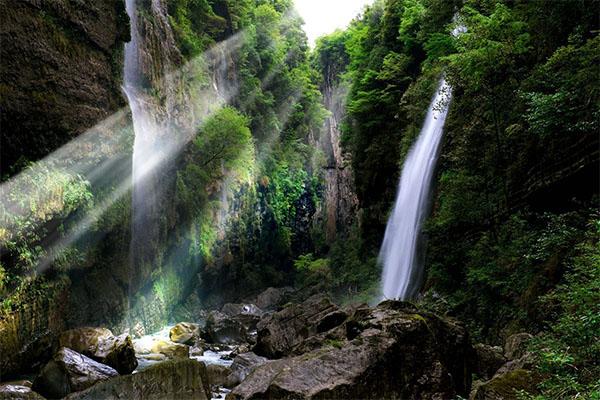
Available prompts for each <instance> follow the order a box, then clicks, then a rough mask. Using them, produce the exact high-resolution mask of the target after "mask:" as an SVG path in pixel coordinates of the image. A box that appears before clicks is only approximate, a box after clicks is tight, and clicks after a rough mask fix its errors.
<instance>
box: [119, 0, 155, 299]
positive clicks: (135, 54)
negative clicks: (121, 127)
mask: <svg viewBox="0 0 600 400" xmlns="http://www.w3.org/2000/svg"><path fill="white" fill-rule="evenodd" d="M126 9H127V14H128V15H129V18H130V23H131V40H130V41H129V43H126V44H125V63H124V64H125V66H124V79H123V80H124V84H123V90H124V92H125V94H126V96H127V100H128V102H129V107H130V109H131V119H132V122H133V132H134V143H133V155H132V173H131V176H132V178H131V185H132V194H131V196H132V197H131V244H130V252H131V267H132V268H131V270H130V290H135V287H136V285H137V282H136V279H137V277H139V275H140V274H139V272H140V271H139V269H140V264H141V263H142V262H143V261H144V255H145V254H150V253H149V252H147V251H146V250H147V249H150V248H151V246H152V245H153V241H154V240H156V237H157V232H156V230H157V226H156V224H154V223H152V222H150V221H148V218H152V217H153V216H154V215H156V211H157V210H156V208H157V204H156V203H157V201H156V191H155V188H154V184H155V181H156V180H155V179H154V177H153V176H152V175H153V174H154V173H153V170H154V168H155V167H156V165H157V164H158V163H159V160H160V149H159V145H158V143H157V139H158V133H159V129H158V126H157V124H156V122H155V121H154V119H153V116H152V111H151V110H152V107H151V106H150V102H149V101H148V95H147V94H146V93H145V89H144V84H143V82H144V79H143V74H142V68H141V62H140V51H141V50H140V46H141V40H140V34H139V28H138V16H137V10H136V0H126Z"/></svg>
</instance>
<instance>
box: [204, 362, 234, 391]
mask: <svg viewBox="0 0 600 400" xmlns="http://www.w3.org/2000/svg"><path fill="white" fill-rule="evenodd" d="M206 374H207V375H208V383H209V384H211V385H219V386H223V385H225V383H226V382H227V377H228V376H229V374H230V370H229V368H228V367H226V366H224V365H219V364H208V365H207V366H206Z"/></svg>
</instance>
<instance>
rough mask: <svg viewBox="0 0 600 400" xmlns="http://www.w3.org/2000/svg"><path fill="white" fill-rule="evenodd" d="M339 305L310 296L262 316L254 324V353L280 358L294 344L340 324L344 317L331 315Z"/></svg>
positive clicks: (289, 350)
mask: <svg viewBox="0 0 600 400" xmlns="http://www.w3.org/2000/svg"><path fill="white" fill-rule="evenodd" d="M338 311H339V309H338V307H337V306H336V305H335V304H333V303H332V302H331V301H330V300H329V299H328V298H326V297H324V296H318V295H317V296H313V297H310V298H309V299H308V300H306V301H305V302H303V303H300V304H290V305H288V306H286V307H285V308H283V309H282V310H281V311H278V312H275V313H273V314H269V315H267V316H265V317H264V318H263V319H261V320H260V322H259V323H258V325H257V331H258V336H257V338H256V345H255V346H254V352H255V353H256V354H258V355H261V356H265V357H267V358H281V357H283V356H286V355H288V354H290V353H291V351H292V349H293V348H294V346H296V345H298V344H299V343H301V342H302V341H303V340H305V339H307V338H308V337H310V336H312V335H315V334H317V333H319V329H320V328H319V327H321V329H326V328H333V327H334V325H336V324H335V323H333V322H338V323H337V325H339V324H341V323H342V322H343V320H345V317H344V318H342V319H340V318H333V319H332V318H331V315H333V314H334V313H337V312H338Z"/></svg>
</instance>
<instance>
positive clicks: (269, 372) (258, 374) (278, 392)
mask: <svg viewBox="0 0 600 400" xmlns="http://www.w3.org/2000/svg"><path fill="white" fill-rule="evenodd" d="M313 301H314V300H313ZM317 309H318V308H317ZM282 311H285V309H284V310H282ZM329 312H331V311H329ZM329 312H327V313H326V314H324V315H327V314H329ZM318 320H320V318H319V319H318ZM350 321H354V323H355V324H356V326H357V327H358V328H357V329H358V330H357V334H356V335H355V337H354V338H353V339H352V340H350V339H347V338H344V339H343V340H342V339H339V340H338V341H336V342H329V343H328V342H327V341H326V340H324V341H323V344H322V347H320V348H316V349H314V350H312V351H310V352H307V353H304V354H301V355H297V356H293V357H290V358H285V359H279V360H270V361H266V362H265V363H264V364H262V365H260V366H257V367H256V368H255V369H254V371H253V372H252V373H251V374H250V375H248V376H247V377H246V378H245V379H244V380H243V382H242V383H241V384H240V385H238V386H237V387H235V388H234V389H233V390H232V392H231V393H230V394H229V395H228V396H227V399H228V400H241V399H244V400H246V399H317V398H339V399H345V398H360V399H382V398H398V399H404V398H406V399H447V398H448V399H449V398H456V397H457V396H458V395H460V396H463V397H464V396H466V395H467V391H468V389H469V387H470V384H471V382H470V377H471V370H470V363H469V356H470V354H471V353H472V351H473V350H472V348H471V345H470V342H469V339H468V336H467V333H466V331H465V329H464V328H463V327H462V326H461V325H460V324H459V323H457V322H455V321H453V320H450V319H445V318H441V317H438V316H435V315H433V314H429V313H423V312H418V311H416V310H415V309H414V307H412V306H411V307H408V306H405V305H403V304H402V303H400V302H391V301H388V302H384V303H382V304H380V305H379V306H378V307H375V308H373V309H366V310H365V309H362V308H361V309H358V310H356V311H355V312H354V313H353V314H352V315H350V317H349V321H348V322H350ZM348 322H345V323H344V324H347V323H348ZM271 323H274V321H271ZM279 323H280V324H289V323H290V321H288V320H284V319H282V320H280V322H279ZM280 329H282V328H280ZM333 331H341V332H345V331H346V329H345V327H344V326H340V327H336V328H335V329H334V330H333ZM318 335H322V334H318ZM233 369H234V368H233V366H232V371H233Z"/></svg>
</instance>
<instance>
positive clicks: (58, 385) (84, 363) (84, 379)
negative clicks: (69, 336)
mask: <svg viewBox="0 0 600 400" xmlns="http://www.w3.org/2000/svg"><path fill="white" fill-rule="evenodd" d="M117 375H119V374H118V373H117V371H115V370H114V369H113V368H111V367H109V366H108V365H105V364H101V363H99V362H96V361H94V360H92V359H91V358H88V357H86V356H84V355H83V354H79V353H77V352H76V351H73V350H71V349H67V348H65V347H63V348H61V349H60V350H59V351H58V352H57V353H56V354H55V355H54V358H53V359H52V360H51V361H50V362H49V363H48V364H46V366H45V367H44V368H43V369H42V371H41V373H40V375H39V376H38V377H37V378H36V380H35V381H34V383H33V385H34V389H35V390H36V391H37V392H39V393H41V394H43V395H44V396H46V397H49V398H61V397H64V396H65V395H67V394H69V393H70V392H77V391H80V390H84V389H87V388H89V387H90V386H92V385H94V384H95V383H97V382H100V381H104V380H107V379H109V378H112V377H115V376H117Z"/></svg>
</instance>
